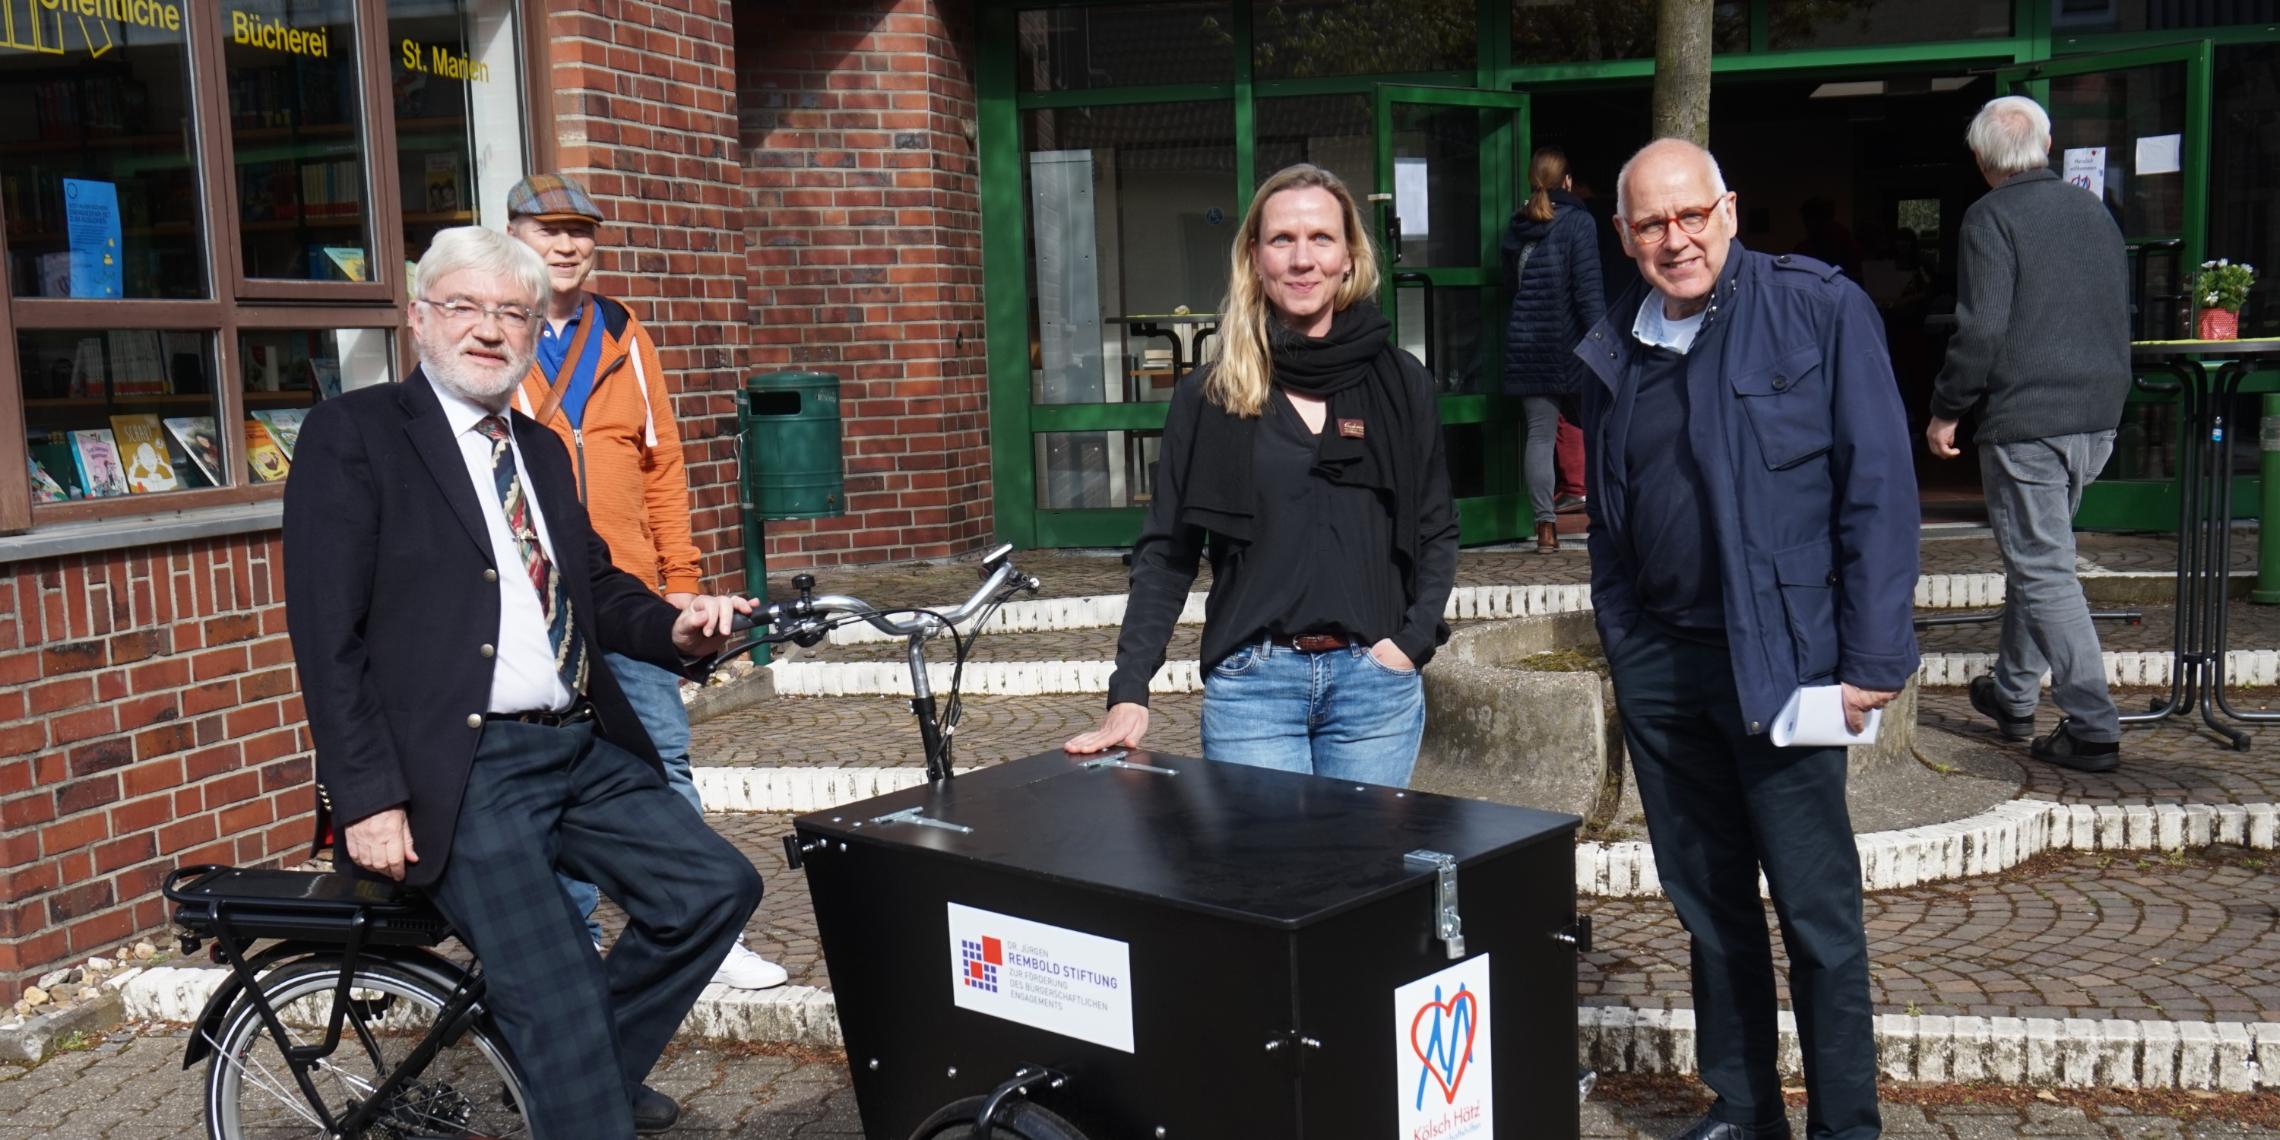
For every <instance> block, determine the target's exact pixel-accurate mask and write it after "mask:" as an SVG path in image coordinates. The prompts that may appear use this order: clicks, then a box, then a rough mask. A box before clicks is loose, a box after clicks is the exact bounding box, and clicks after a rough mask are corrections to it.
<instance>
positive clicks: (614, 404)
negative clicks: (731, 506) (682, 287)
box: [515, 295, 701, 594]
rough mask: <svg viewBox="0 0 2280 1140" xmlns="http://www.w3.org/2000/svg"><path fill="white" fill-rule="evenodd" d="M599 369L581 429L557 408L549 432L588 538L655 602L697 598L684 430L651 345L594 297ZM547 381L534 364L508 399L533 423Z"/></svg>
mask: <svg viewBox="0 0 2280 1140" xmlns="http://www.w3.org/2000/svg"><path fill="white" fill-rule="evenodd" d="M594 299H595V300H596V301H597V302H599V303H600V306H601V312H602V327H601V328H600V329H598V330H596V331H597V332H598V333H599V334H600V335H601V336H602V358H601V363H600V364H599V365H598V366H597V367H596V369H595V372H594V391H593V395H591V396H589V397H588V398H587V400H586V411H585V415H584V416H583V417H582V422H581V423H580V424H579V426H578V428H577V429H575V430H573V429H572V428H571V426H570V417H569V416H568V415H567V414H565V413H564V412H563V411H562V410H561V409H560V408H557V409H555V412H554V414H553V415H552V416H550V417H548V418H547V423H546V426H548V427H550V428H553V429H554V434H556V435H558V436H560V437H562V446H563V447H564V448H566V449H568V450H569V452H570V467H571V469H572V470H573V471H575V472H576V473H577V476H578V496H579V498H581V499H583V500H585V503H586V513H587V514H588V515H589V516H591V517H592V519H593V523H594V532H595V533H596V534H599V535H601V536H602V541H604V542H607V543H609V544H610V561H612V562H614V563H616V564H617V567H618V569H620V570H623V571H625V572H626V573H628V574H631V575H633V576H634V577H636V578H639V579H641V580H642V581H643V582H646V583H648V584H649V587H650V588H651V589H654V590H657V591H659V592H660V593H666V594H675V593H688V594H694V593H698V592H699V586H700V582H701V575H700V571H699V569H698V561H697V557H698V556H697V544H696V543H695V542H694V541H693V540H691V539H690V537H689V480H688V475H687V473H686V472H684V471H683V470H682V467H681V429H680V426H679V425H678V424H677V423H675V422H674V419H673V404H672V402H671V398H670V397H669V396H668V395H667V394H666V391H665V370H664V368H663V367H661V366H660V365H659V364H658V363H657V345H656V343H655V342H653V341H651V340H650V339H649V332H648V330H646V329H644V328H642V327H641V322H640V321H638V320H635V319H634V317H633V314H632V313H630V312H628V311H627V310H626V307H625V306H624V305H622V304H619V303H618V302H616V301H613V300H611V299H609V298H608V297H602V296H599V295H596V296H595V297H594ZM553 388H554V384H553V381H551V380H549V379H548V378H547V376H546V374H545V372H544V371H542V370H541V369H540V368H539V366H538V365H537V364H536V363H535V362H534V363H532V365H531V367H530V375H528V376H525V377H524V378H523V383H522V388H521V389H520V390H519V391H517V392H516V393H515V407H516V408H517V409H519V410H520V411H521V412H522V413H523V414H524V415H527V416H536V415H537V414H538V410H539V409H540V408H542V407H545V406H546V398H547V396H548V395H549V394H550V393H551V392H552V391H553Z"/></svg>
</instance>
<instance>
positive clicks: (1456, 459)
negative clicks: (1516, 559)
mask: <svg viewBox="0 0 2280 1140" xmlns="http://www.w3.org/2000/svg"><path fill="white" fill-rule="evenodd" d="M1376 104H1377V105H1376V108H1375V110H1376V115H1375V117H1376V131H1375V136H1376V137H1375V142H1376V144H1377V145H1376V150H1377V161H1376V163H1375V164H1374V165H1375V169H1374V170H1373V172H1372V173H1373V174H1374V176H1375V177H1374V193H1372V194H1371V195H1370V199H1371V201H1372V203H1373V204H1374V205H1375V207H1376V213H1377V225H1378V232H1377V239H1378V258H1379V262H1380V266H1381V270H1382V274H1381V276H1382V279H1383V282H1384V283H1383V285H1382V286H1381V289H1382V292H1381V295H1380V300H1379V304H1380V305H1381V307H1383V308H1384V310H1385V311H1386V313H1387V314H1388V315H1389V316H1390V317H1391V318H1392V320H1393V324H1394V336H1395V340H1396V343H1398V344H1399V345H1400V346H1401V347H1402V348H1403V349H1405V350H1407V351H1408V352H1409V353H1410V354H1411V355H1414V356H1415V357H1417V359H1418V360H1419V361H1421V362H1422V363H1424V365H1425V366H1426V371H1427V372H1428V373H1430V374H1431V375H1432V377H1433V383H1434V386H1435V387H1436V388H1437V389H1438V390H1439V391H1440V392H1441V422H1442V424H1443V425H1444V431H1445V432H1446V433H1447V438H1448V449H1449V456H1450V462H1451V473H1452V476H1453V477H1454V478H1455V479H1456V483H1455V486H1456V493H1457V507H1458V511H1459V514H1460V517H1461V525H1462V527H1463V534H1464V541H1465V542H1466V543H1468V544H1477V543H1482V542H1501V541H1509V540H1512V539H1515V538H1519V537H1521V535H1522V534H1523V533H1524V532H1525V531H1526V530H1527V528H1528V526H1529V524H1530V523H1532V522H1533V516H1532V514H1531V513H1530V511H1529V510H1528V507H1527V501H1526V500H1527V495H1526V493H1525V491H1524V490H1523V488H1522V487H1521V479H1520V455H1519V447H1520V435H1521V425H1520V423H1519V401H1517V400H1507V399H1505V398H1504V397H1503V395H1502V388H1503V384H1502V375H1501V368H1502V363H1503V356H1504V349H1503V339H1504V338H1503V332H1504V324H1505V321H1504V313H1505V308H1506V307H1507V306H1508V305H1509V304H1510V303H1511V301H1510V298H1508V297H1506V296H1505V295H1504V288H1503V285H1502V282H1503V271H1502V267H1501V266H1500V265H1499V264H1498V259H1499V258H1500V257H1501V253H1500V248H1499V241H1500V239H1501V237H1502V234H1503V230H1504V225H1505V222H1506V220H1507V219H1508V218H1509V217H1510V216H1511V214H1512V210H1513V209H1514V207H1515V206H1516V205H1517V204H1518V203H1519V202H1520V201H1521V200H1522V195H1521V194H1520V179H1521V178H1522V177H1523V176H1524V173H1525V171H1526V169H1527V158H1528V97H1527V95H1525V94H1522V93H1519V92H1511V91H1478V90H1470V89H1463V88H1438V87H1409V86H1393V85H1383V86H1380V87H1378V89H1377V99H1376Z"/></svg>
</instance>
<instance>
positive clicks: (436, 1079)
mask: <svg viewBox="0 0 2280 1140" xmlns="http://www.w3.org/2000/svg"><path fill="white" fill-rule="evenodd" d="M339 983H340V964H339V963H337V962H302V963H294V964H290V965H286V966H281V967H278V968H277V969H276V970H273V971H271V972H269V973H268V974H266V975H263V977H262V979H261V982H260V986H261V990H262V993H263V994H264V995H266V996H267V997H268V999H269V1002H270V1005H271V1008H273V1009H275V1010H276V1011H277V1018H278V1020H279V1021H280V1022H282V1023H283V1024H284V1026H285V1030H286V1033H287V1034H288V1035H289V1036H290V1037H291V1038H292V1044H293V1045H295V1046H303V1045H313V1044H316V1043H318V1042H321V1041H323V1040H324V1035H325V1027H326V1025H327V1024H329V1022H330V1019H331V1016H332V1012H333V1003H334V995H335V994H336V993H337V992H338V987H339ZM349 985H350V988H349V993H348V1003H347V1009H346V1010H345V1015H344V1018H343V1024H342V1028H341V1036H340V1043H339V1045H338V1047H337V1048H335V1049H334V1050H333V1052H332V1054H331V1055H330V1056H327V1057H325V1058H324V1059H322V1060H320V1061H318V1062H316V1065H315V1067H314V1068H313V1069H312V1070H311V1072H310V1074H309V1077H310V1083H311V1084H312V1085H313V1086H314V1087H315V1088H316V1091H317V1094H318V1095H319V1096H320V1097H322V1098H323V1099H324V1105H325V1109H326V1111H328V1112H330V1113H331V1114H332V1118H333V1120H334V1121H335V1122H338V1121H339V1120H340V1119H341V1118H343V1117H345V1116H346V1115H347V1114H348V1113H349V1112H350V1111H351V1110H353V1109H354V1108H355V1107H356V1106H358V1105H360V1104H362V1103H363V1102H364V1101H366V1100H368V1099H370V1097H371V1095H372V1093H373V1091H374V1090H376V1089H377V1088H379V1086H380V1083H381V1082H382V1081H383V1080H385V1079H386V1078H387V1077H388V1075H389V1074H391V1073H393V1072H394V1071H395V1069H396V1067H397V1066H398V1065H400V1064H402V1063H403V1061H404V1060H405V1058H407V1057H408V1056H410V1055H411V1053H412V1051H413V1049H415V1048H416V1047H417V1046H418V1045H419V1043H420V1042H421V1040H422V1039H424V1038H425V1037H427V1035H428V1033H429V1032H430V1031H431V1030H433V1029H435V1028H436V1019H437V1016H438V1015H439V1014H440V1013H441V1012H442V1010H443V1006H444V1003H445V1002H446V1001H448V1000H449V999H450V993H449V991H448V990H446V989H443V988H441V987H439V986H438V985H437V984H436V983H435V982H433V981H431V980H429V979H427V978H424V977H421V976H420V975H419V974H417V973H415V972H413V971H410V970H406V969H404V968H402V967H400V966H396V965H392V964H390V963H388V962H384V961H373V962H364V963H360V964H359V965H358V966H357V968H356V974H355V976H354V978H353V979H352V980H351V981H350V983H349ZM212 1045H213V1047H214V1053H213V1057H212V1059H211V1060H210V1061H209V1062H208V1063H207V1069H206V1134H207V1135H208V1136H210V1137H212V1140H284V1138H286V1137H296V1138H298V1137H320V1136H324V1135H325V1129H324V1127H323V1124H322V1120H323V1117H321V1116H320V1115H319V1114H318V1113H317V1112H316V1110H315V1109H314V1108H313V1107H312V1106H311V1105H310V1103H309V1099H308V1097H307V1095H306V1094H304V1093H303V1092H302V1090H301V1086H300V1084H299V1083H298V1082H296V1081H295V1080H294V1079H293V1070H292V1067H291V1066H290V1065H288V1064H286V1061H285V1055H284V1053H283V1051H282V1050H281V1049H280V1048H279V1047H278V1042H277V1039H276V1038H275V1036H273V1035H272V1034H271V1033H270V1032H269V1029H268V1026H267V1025H265V1024H264V1023H263V1021H262V1017H261V1012H260V1010H259V1009H258V1008H256V1006H255V1004H254V995H252V994H250V993H249V994H246V995H245V996H243V997H240V998H239V999H238V1001H237V1004H236V1005H234V1006H232V1007H231V1009H230V1012H229V1015H228V1016H227V1017H225V1018H223V1019H222V1030H221V1034H220V1036H218V1037H217V1038H216V1039H215V1040H214V1041H213V1042H212ZM522 1105H523V1088H522V1081H521V1079H520V1078H519V1077H518V1076H517V1075H516V1074H515V1068H514V1064H513V1061H512V1060H511V1059H510V1057H509V1054H508V1052H507V1049H506V1047H505V1045H504V1044H503V1043H502V1042H500V1041H499V1040H498V1039H497V1038H496V1037H495V1036H494V1034H493V1032H492V1031H491V1030H490V1028H489V1027H487V1026H484V1025H480V1024H476V1025H470V1026H468V1027H467V1028H466V1030H465V1031H464V1032H461V1033H459V1034H458V1035H457V1036H456V1037H454V1038H453V1039H452V1040H451V1041H450V1042H449V1043H448V1044H445V1045H444V1046H443V1047H442V1048H441V1049H439V1050H438V1051H437V1052H436V1054H435V1056H434V1057H433V1058H432V1059H430V1060H429V1061H428V1063H427V1064H426V1065H425V1066H424V1067H423V1068H422V1069H421V1071H420V1072H418V1073H415V1074H413V1076H412V1078H411V1080H410V1081H408V1082H407V1083H405V1084H404V1085H403V1086H402V1087H401V1088H399V1089H398V1090H397V1091H396V1092H395V1093H393V1094H391V1095H390V1096H389V1098H388V1103H387V1104H386V1106H385V1107H383V1108H382V1109H381V1111H380V1113H379V1114H378V1116H376V1117H375V1118H374V1121H373V1124H372V1126H371V1127H370V1128H369V1129H368V1130H367V1131H366V1132H365V1133H364V1135H365V1136H367V1137H386V1138H388V1140H399V1138H409V1137H419V1136H482V1137H501V1138H504V1137H527V1136H529V1135H530V1127H529V1125H528V1123H527V1122H525V1121H524V1119H523V1115H522Z"/></svg>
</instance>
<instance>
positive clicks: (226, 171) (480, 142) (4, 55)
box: [0, 0, 527, 532]
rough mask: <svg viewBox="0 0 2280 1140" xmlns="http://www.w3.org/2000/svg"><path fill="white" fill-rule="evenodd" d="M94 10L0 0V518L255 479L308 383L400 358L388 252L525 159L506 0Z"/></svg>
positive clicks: (472, 213) (275, 458)
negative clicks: (18, 426)
mask: <svg viewBox="0 0 2280 1140" xmlns="http://www.w3.org/2000/svg"><path fill="white" fill-rule="evenodd" d="M48 7H52V6H48ZM68 7H69V6H68V5H66V8H68ZM10 11H13V12H15V13H16V15H15V17H14V18H12V19H10V18H4V17H6V16H7V13H8V12H10ZM117 13H118V14H117V15H116V16H115V17H114V16H107V17H106V18H105V19H102V20H95V19H89V20H86V21H81V20H79V19H77V18H76V16H71V17H69V18H65V15H64V13H63V11H61V10H59V11H56V12H50V11H47V8H46V7H43V6H42V5H40V4H38V3H33V4H31V5H30V6H29V9H28V11H27V9H26V7H25V6H23V5H22V3H21V0H17V2H16V3H13V4H12V3H10V2H9V0H0V98H10V99H13V100H14V105H15V106H18V107H22V108H26V109H27V111H28V113H26V114H23V115H9V116H0V235H4V237H5V250H6V253H5V261H4V263H0V384H8V385H13V386H15V387H16V389H17V390H18V391H19V392H20V395H21V401H20V405H21V408H22V419H23V434H22V436H21V437H20V438H22V439H23V440H24V449H23V452H22V458H18V457H17V456H16V455H15V454H10V453H11V452H13V450H14V445H13V444H12V443H10V442H8V441H9V440H10V439H12V438H17V437H15V436H14V434H13V433H0V532H9V531H19V530H23V529H27V528H28V527H37V526H42V525H46V524H47V523H50V522H53V523H75V522H84V521H90V520H103V519H112V518H118V519H124V518H129V517H133V516H136V515H138V514H142V513H145V512H147V511H150V510H153V509H155V508H152V507H140V506H137V505H136V504H137V502H138V501H139V500H141V499H142V498H143V497H145V496H154V495H156V496H167V497H168V499H167V505H168V508H170V509H181V508H183V507H186V506H197V505H199V504H200V503H201V502H203V503H207V504H212V505H222V504H229V503H239V502H246V501H260V500H263V499H268V500H270V501H274V496H275V495H276V493H277V492H278V490H279V489H280V487H281V485H282V483H283V482H284V481H285V480H286V479H288V478H289V477H290V473H291V470H292V459H293V452H294V449H295V446H296V444H297V443H298V441H299V429H300V424H301V421H302V418H303V417H304V416H305V415H306V414H307V412H308V409H309V408H311V407H312V406H314V405H315V404H316V403H317V401H319V400H323V399H327V398H330V397H332V396H336V395H339V394H340V393H342V392H344V391H347V390H349V389H353V388H357V387H362V386H365V385H369V384H379V383H385V382H389V381H392V380H394V379H396V378H397V377H398V376H399V375H400V374H401V371H400V369H399V367H398V364H399V361H398V359H397V357H398V347H399V345H398V342H399V339H400V337H401V334H402V328H403V324H404V311H403V305H404V302H405V300H406V298H407V296H408V294H407V289H408V287H409V277H410V272H409V269H410V266H411V265H412V263H413V262H415V261H416V260H417V259H418V258H419V256H420V255H421V254H422V253H424V252H425V251H426V249H427V246H428V243H429V242H430V241H431V240H433V238H434V236H435V234H436V232H437V231H439V230H442V229H444V228H446V227H449V226H458V225H492V226H497V225H503V224H504V222H505V218H504V213H505V199H506V191H507V188H508V187H509V186H511V185H512V184H513V183H514V181H515V180H516V179H518V178H520V177H522V175H523V173H524V170H525V168H526V165H527V160H526V158H525V153H526V149H525V142H526V130H525V122H524V116H525V100H524V96H523V87H522V75H523V71H524V68H523V65H522V47H523V43H522V37H523V34H524V30H523V13H522V11H521V3H520V0H219V2H217V3H213V4H206V3H191V2H189V0H151V2H150V3H148V4H144V5H139V6H132V7H127V6H122V7H120V8H119V9H117ZM201 21H210V23H201ZM383 58H385V62H382V60H383ZM114 313H115V314H117V315H116V316H113V315H112V314H114ZM18 480H23V482H18ZM201 491H203V492H208V493H209V494H208V495H207V496H206V497H204V498H203V499H201V498H200V497H199V496H198V495H197V494H196V492H201ZM184 492H190V493H191V494H189V495H184V494H183V493H184Z"/></svg>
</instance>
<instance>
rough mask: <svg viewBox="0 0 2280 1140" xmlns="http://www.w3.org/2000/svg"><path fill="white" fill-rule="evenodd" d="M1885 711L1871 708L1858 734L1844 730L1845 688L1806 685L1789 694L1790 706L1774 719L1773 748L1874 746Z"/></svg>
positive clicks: (1840, 686)
mask: <svg viewBox="0 0 2280 1140" xmlns="http://www.w3.org/2000/svg"><path fill="white" fill-rule="evenodd" d="M1883 723H1884V710H1883V709H1870V710H1869V712H1868V716H1867V717H1866V718H1865V719H1864V723H1863V724H1862V725H1861V730H1860V731H1859V732H1857V733H1856V732H1853V731H1851V730H1849V729H1847V728H1846V727H1845V687H1844V686H1843V685H1807V686H1805V687H1803V688H1800V689H1798V690H1797V691H1796V692H1794V693H1791V694H1789V703H1788V704H1786V705H1783V706H1781V714H1780V715H1779V716H1776V717H1774V718H1773V746H1774V747H1776V748H1788V747H1790V746H1791V745H1796V746H1798V747H1801V748H1830V747H1840V748H1849V747H1851V746H1852V745H1855V744H1874V743H1875V742H1876V729H1877V726H1879V725H1881V724H1883Z"/></svg>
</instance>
